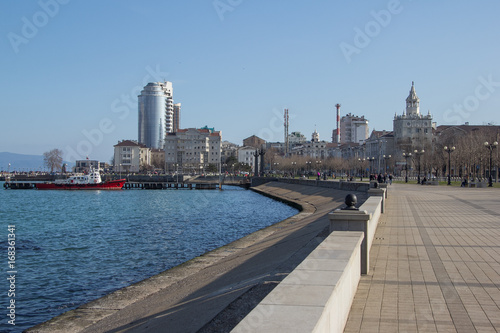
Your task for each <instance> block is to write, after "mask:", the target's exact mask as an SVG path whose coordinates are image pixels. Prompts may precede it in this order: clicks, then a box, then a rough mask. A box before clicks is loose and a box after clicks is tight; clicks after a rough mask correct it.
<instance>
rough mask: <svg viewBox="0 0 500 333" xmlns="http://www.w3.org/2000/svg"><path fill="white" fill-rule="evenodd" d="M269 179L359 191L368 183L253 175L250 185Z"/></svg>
mask: <svg viewBox="0 0 500 333" xmlns="http://www.w3.org/2000/svg"><path fill="white" fill-rule="evenodd" d="M270 181H278V182H280V183H287V184H297V185H307V186H316V187H326V188H333V189H336V190H344V191H359V192H367V191H368V189H369V187H370V184H369V183H361V182H350V181H344V180H342V179H341V180H315V179H295V178H275V177H253V178H252V186H258V185H261V184H265V183H268V182H270Z"/></svg>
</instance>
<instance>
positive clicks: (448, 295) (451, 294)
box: [346, 184, 500, 332]
mask: <svg viewBox="0 0 500 333" xmlns="http://www.w3.org/2000/svg"><path fill="white" fill-rule="evenodd" d="M470 190H471V189H462V190H457V189H453V188H449V187H444V186H440V187H434V188H427V187H423V188H422V187H419V186H415V185H407V184H394V185H393V186H392V187H391V191H390V195H389V199H388V200H387V202H386V208H387V209H386V213H385V214H382V215H381V219H380V221H379V227H378V229H377V231H376V234H375V237H377V238H379V239H382V238H383V239H384V240H383V241H376V242H374V243H373V245H372V250H371V253H370V262H371V266H372V272H373V275H371V276H362V277H361V281H360V286H361V285H362V286H363V289H362V290H361V291H360V293H361V294H362V296H363V297H356V298H355V301H354V303H353V307H352V310H351V314H350V316H352V317H355V318H359V316H358V315H359V313H355V312H357V311H360V310H359V309H360V308H362V307H360V306H359V305H358V304H357V303H359V302H361V303H364V304H369V305H372V306H373V304H381V307H380V308H378V307H376V308H375V309H372V310H369V311H367V309H366V308H363V309H364V310H363V313H361V316H362V319H361V320H362V325H361V327H360V326H358V327H357V328H359V329H360V331H361V332H369V331H377V330H378V331H380V332H392V331H396V330H394V329H392V328H394V327H397V331H399V332H405V331H407V332H416V331H418V332H457V331H458V332H469V331H470V332H474V331H479V332H483V331H484V332H495V330H498V329H499V328H500V316H499V313H500V308H499V305H500V288H498V281H500V249H499V247H498V245H497V243H498V239H500V228H498V215H500V205H499V203H500V200H499V199H497V198H498V197H499V196H498V194H499V192H498V190H496V189H482V190H481V191H477V190H475V189H473V190H475V191H470ZM367 284H368V285H367ZM356 296H358V295H356ZM377 299H380V301H379V302H377V301H375V300H377ZM379 309H380V313H379V321H377V322H376V325H375V324H374V323H375V320H376V318H375V317H374V315H375V313H376V312H377V311H379ZM358 320H359V319H358ZM351 323H352V321H349V322H348V324H347V326H346V332H351V331H352V332H354V331H355V330H351V328H352V327H351V326H350V324H351ZM370 325H371V327H370ZM391 329H392V330H391Z"/></svg>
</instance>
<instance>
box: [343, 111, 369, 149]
mask: <svg viewBox="0 0 500 333" xmlns="http://www.w3.org/2000/svg"><path fill="white" fill-rule="evenodd" d="M368 134H369V130H368V119H365V116H361V117H358V116H354V115H352V114H350V113H348V114H347V115H345V116H343V117H342V118H341V119H340V142H341V143H348V142H353V143H364V142H365V141H366V139H368Z"/></svg>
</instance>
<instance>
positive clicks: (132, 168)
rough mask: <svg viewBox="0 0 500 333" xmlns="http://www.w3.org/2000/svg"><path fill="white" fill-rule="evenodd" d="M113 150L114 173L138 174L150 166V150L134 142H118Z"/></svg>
mask: <svg viewBox="0 0 500 333" xmlns="http://www.w3.org/2000/svg"><path fill="white" fill-rule="evenodd" d="M114 150H115V151H114V165H113V170H114V171H115V172H139V171H140V170H141V169H142V168H143V167H145V166H148V165H151V150H150V149H149V148H148V147H146V145H144V144H142V143H139V142H137V141H135V140H123V141H118V144H116V145H114Z"/></svg>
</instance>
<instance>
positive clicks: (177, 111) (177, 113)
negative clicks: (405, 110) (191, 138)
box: [172, 103, 181, 132]
mask: <svg viewBox="0 0 500 333" xmlns="http://www.w3.org/2000/svg"><path fill="white" fill-rule="evenodd" d="M172 126H173V130H172V132H177V131H178V130H179V128H181V103H176V104H174V116H173V124H172Z"/></svg>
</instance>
